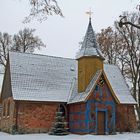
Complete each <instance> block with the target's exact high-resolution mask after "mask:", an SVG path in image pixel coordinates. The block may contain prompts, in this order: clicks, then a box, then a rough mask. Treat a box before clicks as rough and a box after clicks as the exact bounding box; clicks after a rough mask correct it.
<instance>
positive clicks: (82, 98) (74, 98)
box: [68, 70, 102, 104]
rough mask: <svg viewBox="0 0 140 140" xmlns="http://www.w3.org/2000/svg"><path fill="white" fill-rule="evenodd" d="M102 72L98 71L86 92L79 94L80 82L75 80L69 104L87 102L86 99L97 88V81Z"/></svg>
mask: <svg viewBox="0 0 140 140" xmlns="http://www.w3.org/2000/svg"><path fill="white" fill-rule="evenodd" d="M101 74H102V71H101V70H98V71H97V72H96V74H95V75H94V76H93V78H92V80H91V81H90V83H89V85H88V86H87V88H86V90H85V91H84V92H81V93H78V81H77V79H75V84H74V86H73V90H72V92H71V95H70V98H69V100H68V104H71V103H76V102H82V101H85V100H86V98H87V97H88V96H89V94H90V93H91V91H92V89H93V88H94V87H95V85H96V82H97V80H98V79H99V77H100V76H101Z"/></svg>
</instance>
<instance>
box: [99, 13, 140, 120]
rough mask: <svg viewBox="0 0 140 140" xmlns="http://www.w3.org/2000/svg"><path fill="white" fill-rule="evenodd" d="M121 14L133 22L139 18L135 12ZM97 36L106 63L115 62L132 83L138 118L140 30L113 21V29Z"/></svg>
mask: <svg viewBox="0 0 140 140" xmlns="http://www.w3.org/2000/svg"><path fill="white" fill-rule="evenodd" d="M123 16H125V17H127V20H129V21H130V22H131V23H133V24H136V23H137V20H138V18H139V16H138V15H137V13H127V12H125V13H123ZM97 37H98V42H99V44H100V46H101V48H102V51H103V53H104V54H105V56H106V57H107V60H108V63H113V64H117V65H118V66H119V67H120V69H121V71H122V74H123V76H124V77H125V79H126V80H127V81H129V83H131V84H132V95H133V97H134V98H135V100H136V101H137V102H138V103H139V106H137V111H138V112H139V119H140V92H139V91H140V86H139V84H140V30H139V29H138V28H135V27H134V26H131V25H129V24H125V25H124V26H122V27H119V25H118V23H115V29H112V28H111V27H109V28H107V29H104V30H102V31H101V33H99V34H98V35H97Z"/></svg>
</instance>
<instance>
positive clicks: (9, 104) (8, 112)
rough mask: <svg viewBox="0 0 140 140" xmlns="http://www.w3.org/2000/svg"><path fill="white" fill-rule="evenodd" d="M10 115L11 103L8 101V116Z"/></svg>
mask: <svg viewBox="0 0 140 140" xmlns="http://www.w3.org/2000/svg"><path fill="white" fill-rule="evenodd" d="M9 115H10V101H8V105H7V116H9Z"/></svg>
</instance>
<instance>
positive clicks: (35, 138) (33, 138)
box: [0, 132, 140, 140]
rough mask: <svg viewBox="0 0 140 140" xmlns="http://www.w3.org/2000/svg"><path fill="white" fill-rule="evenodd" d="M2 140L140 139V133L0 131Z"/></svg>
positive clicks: (0, 139)
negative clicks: (18, 132)
mask: <svg viewBox="0 0 140 140" xmlns="http://www.w3.org/2000/svg"><path fill="white" fill-rule="evenodd" d="M0 140H140V133H124V134H117V135H104V136H103V135H102V136H97V135H73V134H70V135H67V136H51V135H48V134H26V135H25V134H24V135H10V134H7V133H3V132H0Z"/></svg>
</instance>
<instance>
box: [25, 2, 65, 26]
mask: <svg viewBox="0 0 140 140" xmlns="http://www.w3.org/2000/svg"><path fill="white" fill-rule="evenodd" d="M29 2H30V5H31V10H30V14H29V16H27V17H26V18H25V20H24V23H26V22H30V21H31V20H32V19H33V18H37V20H38V21H42V20H46V19H47V18H48V16H50V15H54V14H55V15H60V16H61V17H63V14H62V11H61V9H60V7H59V6H58V3H57V1H56V0H29Z"/></svg>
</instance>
